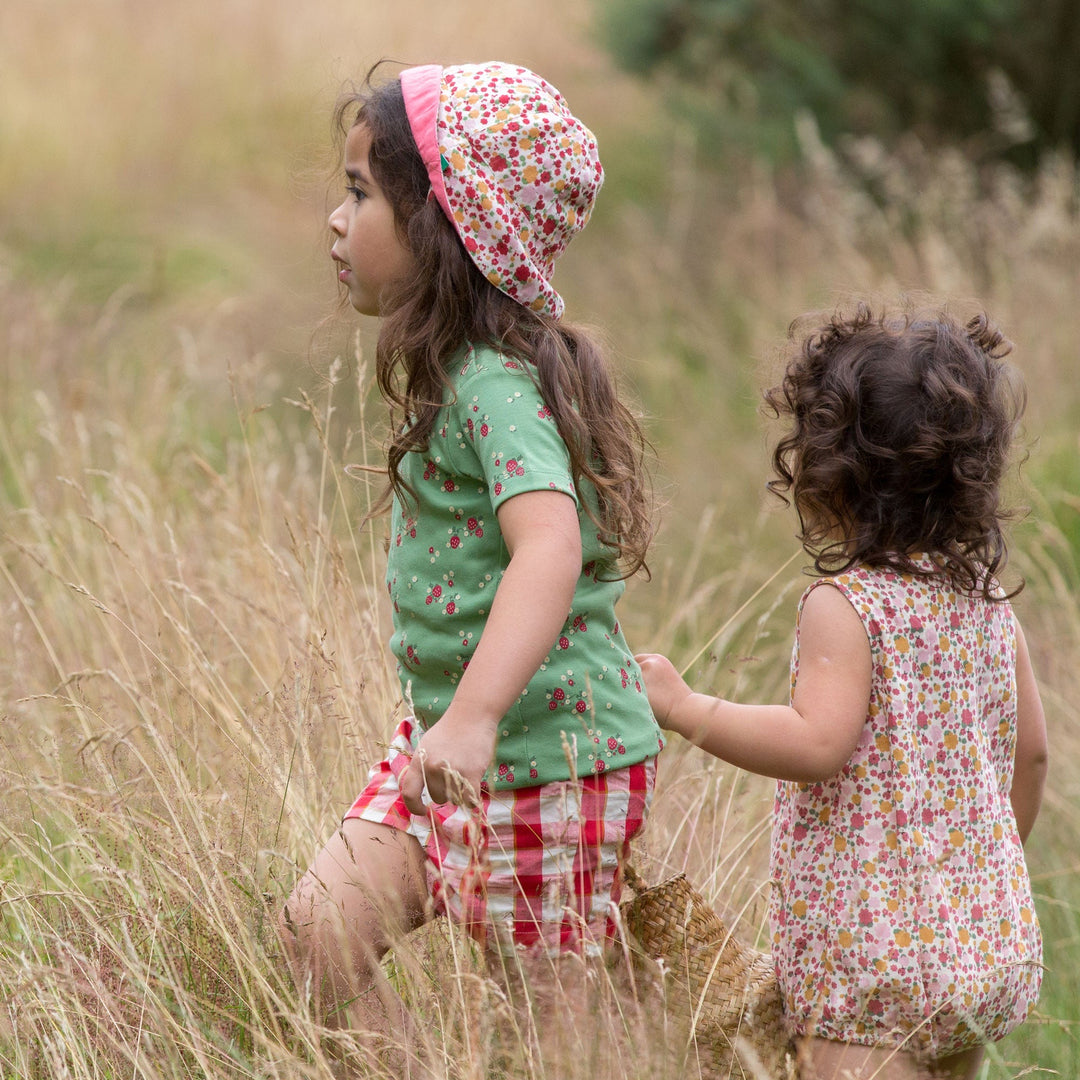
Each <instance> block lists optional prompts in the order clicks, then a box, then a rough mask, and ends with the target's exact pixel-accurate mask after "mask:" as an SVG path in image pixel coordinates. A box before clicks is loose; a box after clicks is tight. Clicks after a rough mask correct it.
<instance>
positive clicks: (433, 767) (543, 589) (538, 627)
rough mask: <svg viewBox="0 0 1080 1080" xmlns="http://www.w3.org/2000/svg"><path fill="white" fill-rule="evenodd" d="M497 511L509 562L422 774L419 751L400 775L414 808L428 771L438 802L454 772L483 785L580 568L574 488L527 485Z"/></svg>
mask: <svg viewBox="0 0 1080 1080" xmlns="http://www.w3.org/2000/svg"><path fill="white" fill-rule="evenodd" d="M498 518H499V528H500V529H501V530H502V534H503V540H504V541H505V542H506V547H507V550H508V551H509V552H510V563H509V565H508V566H507V568H506V570H505V571H504V573H503V576H502V580H501V581H500V583H499V587H498V589H497V590H496V592H495V596H494V597H493V599H492V604H491V613H490V614H489V615H488V618H487V622H486V623H485V625H484V631H483V633H482V634H481V635H480V640H479V642H478V643H477V645H476V649H475V651H474V652H473V655H472V658H471V659H470V661H469V666H468V668H467V669H466V671H465V673H464V674H463V675H462V677H461V681H460V682H459V683H458V688H457V690H456V692H455V693H454V698H453V701H451V703H450V705H449V707H448V708H447V710H446V712H445V713H444V714H443V715H442V717H441V718H440V719H439V720H438V721H437V722H436V723H435V724H433V725H432V726H431V728H430V729H429V730H428V731H427V732H425V734H424V736H423V737H422V738H421V740H420V743H419V746H418V747H417V757H418V758H422V759H423V774H424V775H423V776H421V769H420V768H419V767H418V764H419V762H418V761H416V760H415V759H414V762H413V764H412V765H411V766H410V767H409V768H408V769H407V770H406V772H405V773H404V774H403V775H402V777H401V793H402V797H403V798H404V800H405V805H406V806H408V808H409V809H410V810H411V811H412V812H413V813H414V814H422V813H423V812H424V808H423V803H422V802H421V793H422V791H423V786H424V778H425V777H426V779H427V785H428V792H429V794H430V796H431V798H432V800H433V801H434V802H446V801H448V799H449V797H450V796H451V794H452V792H451V791H450V790H449V789H448V786H447V780H448V777H449V776H450V773H451V772H457V773H459V774H460V775H461V776H462V778H463V779H464V780H465V782H466V783H467V784H468V785H469V786H471V787H472V788H473V791H474V794H475V793H477V792H479V790H480V779H481V777H482V776H483V774H484V771H485V770H486V769H487V767H488V765H489V764H490V763H491V758H492V755H493V754H494V751H495V741H496V732H497V728H498V724H499V721H500V720H501V719H502V718H503V716H504V714H505V713H506V711H507V710H508V709H509V708H510V706H511V705H513V703H514V701H515V700H516V699H517V698H518V696H519V695H520V694H521V691H522V690H523V689H524V688H525V685H526V683H528V681H529V680H530V679H531V678H532V677H533V675H535V674H536V672H537V670H538V669H539V667H540V665H541V664H542V663H543V661H544V657H545V656H546V655H547V654H548V652H549V651H550V650H551V647H552V644H553V643H554V641H555V639H556V638H557V637H558V636H559V630H560V628H561V627H562V625H563V623H564V622H565V621H566V616H567V614H568V613H569V611H570V607H571V605H572V603H573V599H574V588H575V586H576V584H577V580H578V578H579V576H580V575H581V530H580V525H579V524H578V516H577V507H576V506H575V504H574V500H573V499H572V498H570V496H569V495H565V494H563V493H562V492H558V491H528V492H523V493H522V494H520V495H515V496H514V497H513V498H511V499H507V500H506V502H504V503H503V504H502V505H501V506H500V507H499V509H498Z"/></svg>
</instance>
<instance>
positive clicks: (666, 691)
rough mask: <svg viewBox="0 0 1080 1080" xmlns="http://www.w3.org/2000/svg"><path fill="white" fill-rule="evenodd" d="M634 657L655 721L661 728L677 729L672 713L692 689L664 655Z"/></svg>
mask: <svg viewBox="0 0 1080 1080" xmlns="http://www.w3.org/2000/svg"><path fill="white" fill-rule="evenodd" d="M634 659H635V660H636V661H637V662H638V663H639V664H640V665H641V674H642V675H643V676H644V678H645V690H646V692H647V693H648V695H649V704H650V705H651V706H652V711H653V713H654V714H655V716H656V720H657V723H659V725H660V726H661V727H663V728H667V729H669V730H678V728H677V727H676V726H675V725H674V724H673V722H672V715H673V714H674V712H675V710H676V709H677V708H678V706H679V704H680V702H682V701H684V700H685V699H686V698H688V697H689V696H690V695H691V694H692V693H693V691H692V690H691V689H690V687H689V686H687V685H686V682H685V681H684V680H683V677H682V676H681V675H680V674H679V673H678V672H677V671H676V670H675V665H674V664H672V662H671V661H670V660H669V659H668V658H667V657H666V656H661V655H660V654H659V653H640V654H639V655H638V656H635V657H634Z"/></svg>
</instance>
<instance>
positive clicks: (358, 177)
mask: <svg viewBox="0 0 1080 1080" xmlns="http://www.w3.org/2000/svg"><path fill="white" fill-rule="evenodd" d="M345 175H346V176H347V177H348V178H349V179H350V180H353V181H355V182H356V183H358V184H367V185H369V186H370V185H371V180H370V178H369V177H368V176H366V175H365V174H364V173H363V172H361V171H360V170H359V169H346V170H345Z"/></svg>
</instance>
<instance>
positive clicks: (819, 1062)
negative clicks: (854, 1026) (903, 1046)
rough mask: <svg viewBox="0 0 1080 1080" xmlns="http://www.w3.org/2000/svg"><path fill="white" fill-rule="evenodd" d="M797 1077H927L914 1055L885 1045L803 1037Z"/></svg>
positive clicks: (924, 1079)
mask: <svg viewBox="0 0 1080 1080" xmlns="http://www.w3.org/2000/svg"><path fill="white" fill-rule="evenodd" d="M799 1078H800V1080H929V1078H930V1073H929V1072H928V1071H927V1070H926V1068H925V1067H923V1066H921V1065H920V1064H919V1062H918V1061H917V1059H916V1057H915V1055H914V1054H911V1053H907V1052H905V1051H903V1050H890V1049H886V1048H884V1047H880V1048H876V1047H870V1046H855V1045H853V1044H852V1043H842V1042H834V1041H833V1040H831V1039H805V1040H803V1042H802V1043H801V1045H800V1047H799Z"/></svg>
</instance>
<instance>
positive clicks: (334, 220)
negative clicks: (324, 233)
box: [329, 201, 348, 236]
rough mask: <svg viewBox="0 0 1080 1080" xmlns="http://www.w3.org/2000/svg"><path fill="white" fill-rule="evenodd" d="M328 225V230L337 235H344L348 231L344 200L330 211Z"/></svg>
mask: <svg viewBox="0 0 1080 1080" xmlns="http://www.w3.org/2000/svg"><path fill="white" fill-rule="evenodd" d="M329 225H330V231H331V232H334V233H337V235H338V236H344V235H345V233H346V232H348V218H346V216H345V202H344V201H343V202H342V203H341V205H340V206H338V207H337V208H336V209H334V210H332V211H331V212H330V218H329Z"/></svg>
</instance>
